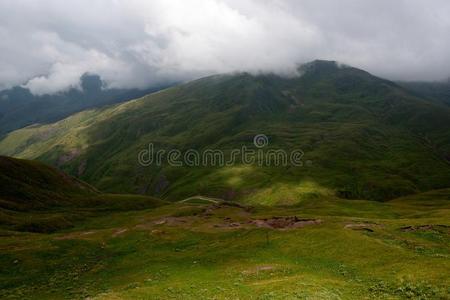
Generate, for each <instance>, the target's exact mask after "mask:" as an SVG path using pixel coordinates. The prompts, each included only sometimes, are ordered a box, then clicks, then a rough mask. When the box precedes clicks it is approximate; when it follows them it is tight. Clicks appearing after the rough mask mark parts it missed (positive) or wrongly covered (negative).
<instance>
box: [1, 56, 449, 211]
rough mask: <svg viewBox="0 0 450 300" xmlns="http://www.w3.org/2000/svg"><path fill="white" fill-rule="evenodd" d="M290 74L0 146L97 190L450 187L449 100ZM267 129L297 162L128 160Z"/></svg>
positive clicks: (244, 196)
mask: <svg viewBox="0 0 450 300" xmlns="http://www.w3.org/2000/svg"><path fill="white" fill-rule="evenodd" d="M300 72H301V74H302V75H301V76H296V77H293V78H282V77H278V76H275V75H259V76H254V75H250V74H245V73H244V74H232V75H218V76H212V77H207V78H203V79H200V80H196V81H193V82H190V83H187V84H183V85H179V86H176V87H172V88H169V89H166V90H163V91H160V92H157V93H154V94H150V95H148V96H146V97H143V98H141V99H137V100H133V101H131V102H127V103H124V104H120V105H116V106H114V107H110V108H104V109H97V110H90V111H85V112H81V113H79V114H76V115H73V116H71V117H69V118H67V119H64V120H62V121H59V122H57V123H54V124H50V125H45V126H33V127H27V128H24V129H21V130H17V131H15V132H12V133H11V134H9V135H8V136H7V137H6V138H4V139H3V140H2V141H1V142H0V153H2V154H4V155H10V156H16V157H21V158H28V159H38V160H40V161H44V162H47V163H50V164H53V165H56V166H58V167H60V168H62V169H63V170H65V171H67V172H68V173H69V174H71V175H75V176H78V177H79V178H81V179H83V180H85V181H86V182H88V183H90V184H92V185H94V186H95V187H96V188H98V189H99V190H102V191H108V192H127V193H141V194H148V195H156V196H158V197H161V198H164V199H169V200H178V199H183V198H187V197H190V196H195V195H205V196H210V197H218V198H223V199H232V200H237V201H241V202H242V203H253V204H254V203H259V204H270V205H272V204H295V203H300V202H302V201H306V200H309V199H315V198H317V197H320V196H330V195H337V196H339V197H342V198H350V199H372V200H387V199H392V198H396V197H399V196H403V195H409V194H413V193H417V192H420V191H428V190H432V189H440V188H447V187H450V131H449V128H450V109H448V108H446V107H442V106H439V105H434V104H432V103H430V102H429V101H426V100H423V99H420V98H418V97H417V96H415V95H412V94H410V93H409V92H408V91H407V90H405V89H403V88H401V87H399V86H397V85H396V84H394V83H392V82H389V81H386V80H383V79H380V78H377V77H374V76H372V75H370V74H369V73H367V72H364V71H362V70H358V69H355V68H351V67H345V66H338V65H337V64H336V63H334V62H328V61H315V62H313V63H310V64H307V65H304V66H302V67H301V69H300ZM257 134H264V135H266V136H268V138H269V146H268V147H266V148H265V150H267V149H283V150H285V151H292V150H294V149H301V150H302V151H303V152H304V157H303V161H304V162H305V164H304V166H303V167H298V166H281V167H275V166H259V165H258V164H252V165H244V164H241V163H240V162H239V161H238V162H237V163H235V164H233V165H231V166H224V167H218V166H216V167H211V166H206V167H187V166H184V167H170V166H168V165H163V166H161V167H159V166H156V165H151V166H148V167H143V166H141V165H139V164H138V160H137V157H138V153H139V152H140V151H141V150H143V149H147V148H148V144H149V143H153V144H154V146H155V149H165V150H170V149H179V150H181V151H185V150H187V149H196V150H199V151H202V150H205V149H210V148H212V149H221V150H223V151H225V152H226V153H228V154H229V153H230V151H231V150H232V149H235V148H241V147H242V146H247V147H249V148H252V147H253V149H256V148H255V147H254V146H253V137H254V136H255V135H257Z"/></svg>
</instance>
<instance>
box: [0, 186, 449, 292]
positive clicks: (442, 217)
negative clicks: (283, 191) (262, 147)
mask: <svg viewBox="0 0 450 300" xmlns="http://www.w3.org/2000/svg"><path fill="white" fill-rule="evenodd" d="M197 200H201V199H191V200H189V201H186V202H184V203H175V204H170V205H165V206H161V207H158V208H154V209H148V210H141V211H134V212H115V213H109V214H108V215H107V216H101V215H98V216H97V217H96V218H89V219H86V220H85V221H84V222H83V223H78V225H76V227H75V228H71V229H70V230H62V231H58V232H54V233H51V234H40V233H20V232H14V231H6V230H4V231H2V232H1V235H2V236H1V237H0V298H2V299H86V298H89V299H108V300H109V299H448V298H449V297H450V290H449V287H450V248H449V245H450V222H449V220H450V213H449V212H450V190H448V189H447V190H439V191H433V192H429V193H425V194H419V195H416V196H410V197H405V198H399V199H395V200H392V201H388V202H374V201H361V200H343V199H338V198H335V197H323V198H320V199H309V200H305V201H303V202H302V203H301V204H299V205H297V206H291V207H263V206H253V207H249V206H241V205H237V204H235V203H234V204H233V203H229V202H228V203H227V202H225V203H218V204H211V203H207V202H205V201H203V202H202V201H197Z"/></svg>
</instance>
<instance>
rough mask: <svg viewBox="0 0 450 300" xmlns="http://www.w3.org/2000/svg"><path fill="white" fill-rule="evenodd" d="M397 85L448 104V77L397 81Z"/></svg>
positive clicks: (449, 82)
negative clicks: (442, 79) (433, 80)
mask: <svg viewBox="0 0 450 300" xmlns="http://www.w3.org/2000/svg"><path fill="white" fill-rule="evenodd" d="M398 84H399V85H401V86H403V87H404V88H406V89H409V90H411V91H413V92H415V93H416V94H417V95H418V96H420V97H424V98H426V99H429V100H431V101H434V102H436V103H440V104H444V105H449V106H450V79H449V80H448V81H435V82H427V81H411V82H398Z"/></svg>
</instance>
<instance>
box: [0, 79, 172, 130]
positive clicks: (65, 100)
mask: <svg viewBox="0 0 450 300" xmlns="http://www.w3.org/2000/svg"><path fill="white" fill-rule="evenodd" d="M80 81H81V88H82V89H81V90H80V89H75V88H73V89H70V90H68V91H66V92H61V93H57V94H52V95H42V96H37V95H33V94H32V93H31V92H30V91H29V90H28V89H26V88H22V87H14V88H12V89H9V90H3V91H0V136H2V135H4V134H6V133H8V132H10V131H12V130H15V129H19V128H22V127H25V126H28V125H31V124H35V123H44V124H45V123H51V122H55V121H58V120H61V119H63V118H65V117H67V116H69V115H71V114H73V113H75V112H78V111H81V110H84V109H88V108H92V107H100V106H103V105H108V104H114V103H119V102H125V101H128V100H130V99H134V98H138V97H141V96H144V95H146V94H148V93H150V92H153V91H157V90H159V89H162V88H164V87H167V86H168V85H165V86H156V87H153V88H149V89H145V90H138V89H104V86H103V85H104V84H103V82H102V81H101V79H100V77H99V76H97V75H88V74H85V75H83V76H82V77H81V78H80Z"/></svg>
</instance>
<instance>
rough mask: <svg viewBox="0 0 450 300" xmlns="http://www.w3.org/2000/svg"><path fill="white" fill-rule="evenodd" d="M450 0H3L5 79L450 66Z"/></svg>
mask: <svg viewBox="0 0 450 300" xmlns="http://www.w3.org/2000/svg"><path fill="white" fill-rule="evenodd" d="M449 20H450V3H449V2H448V1H445V0H435V1H433V2H426V1H420V0H410V1H405V0H402V1H400V0H399V1H395V2H393V1H390V0H379V1H370V2H369V1H360V0H341V1H334V0H303V1H295V0H291V1H289V0H152V1H146V0H114V1H112V0H67V1H58V0H40V1H34V0H3V1H1V2H0V41H1V42H0V89H2V88H7V87H10V86H13V85H18V84H25V86H26V87H28V88H30V90H31V91H32V92H33V93H36V94H42V93H53V92H57V91H60V90H65V89H68V88H70V87H77V86H78V85H79V77H80V76H81V75H82V74H83V73H85V72H90V73H96V74H99V75H100V76H101V77H102V79H103V80H105V81H106V82H107V84H108V85H109V86H111V87H147V86H149V85H152V84H158V83H161V82H163V81H166V80H188V79H193V78H196V77H199V76H203V75H207V74H212V73H219V72H230V71H252V72H257V71H275V72H280V73H286V72H292V71H293V69H294V68H295V66H296V64H297V63H302V62H306V61H309V60H312V59H316V58H320V59H336V60H339V61H342V62H344V63H347V64H351V65H354V66H357V67H361V68H364V69H366V70H368V71H371V72H374V73H375V74H377V75H381V76H385V77H388V78H391V79H441V78H445V77H447V76H448V75H450V71H449V70H450V56H449V54H448V53H450V39H448V34H449V33H450V21H449Z"/></svg>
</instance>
